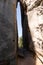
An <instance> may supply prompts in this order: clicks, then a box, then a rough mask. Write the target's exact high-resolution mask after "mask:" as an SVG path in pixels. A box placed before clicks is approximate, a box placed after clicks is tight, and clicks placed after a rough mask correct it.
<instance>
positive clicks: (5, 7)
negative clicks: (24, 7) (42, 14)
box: [0, 0, 17, 65]
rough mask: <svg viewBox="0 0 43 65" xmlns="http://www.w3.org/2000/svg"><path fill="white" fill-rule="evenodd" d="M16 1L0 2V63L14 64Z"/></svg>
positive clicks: (3, 0)
mask: <svg viewBox="0 0 43 65" xmlns="http://www.w3.org/2000/svg"><path fill="white" fill-rule="evenodd" d="M16 48H17V25H16V0H0V61H3V60H9V62H10V65H15V63H16Z"/></svg>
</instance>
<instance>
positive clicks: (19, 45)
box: [18, 37, 23, 48]
mask: <svg viewBox="0 0 43 65" xmlns="http://www.w3.org/2000/svg"><path fill="white" fill-rule="evenodd" d="M18 47H19V48H22V47H23V38H22V37H20V38H19V39H18Z"/></svg>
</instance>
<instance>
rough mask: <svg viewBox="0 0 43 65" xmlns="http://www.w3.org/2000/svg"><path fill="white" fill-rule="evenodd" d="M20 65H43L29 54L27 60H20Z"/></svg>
mask: <svg viewBox="0 0 43 65" xmlns="http://www.w3.org/2000/svg"><path fill="white" fill-rule="evenodd" d="M18 65H43V64H42V63H41V61H40V60H39V59H38V58H34V57H33V55H32V54H31V53H30V52H28V54H27V55H26V57H25V58H20V57H19V58H18Z"/></svg>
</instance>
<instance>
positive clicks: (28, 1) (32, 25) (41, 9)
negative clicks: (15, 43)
mask: <svg viewBox="0 0 43 65" xmlns="http://www.w3.org/2000/svg"><path fill="white" fill-rule="evenodd" d="M24 4H25V5H26V6H27V11H26V12H25V11H24V13H25V14H27V17H28V26H29V29H30V34H31V38H32V42H31V40H30V43H29V42H28V43H29V47H30V49H32V50H33V48H34V50H35V53H36V54H37V52H38V53H39V55H38V54H37V55H38V56H39V58H40V59H41V60H42V62H43V59H42V58H43V1H42V0H23V5H24ZM24 7H25V6H24ZM25 19H26V18H25V17H24V21H25ZM23 25H26V24H23ZM24 27H25V26H24ZM27 29H28V28H27ZM29 29H28V30H29ZM23 31H27V30H23ZM28 32H29V31H28ZM24 33H25V32H24ZM27 34H29V33H26V34H25V35H27ZM24 37H25V36H24ZM26 38H27V37H26ZM28 40H29V37H28ZM25 41H26V40H25ZM24 44H25V43H24ZM40 55H42V56H41V57H40Z"/></svg>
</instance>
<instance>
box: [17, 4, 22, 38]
mask: <svg viewBox="0 0 43 65" xmlns="http://www.w3.org/2000/svg"><path fill="white" fill-rule="evenodd" d="M17 26H18V35H19V37H21V36H22V27H21V13H20V3H18V6H17Z"/></svg>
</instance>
